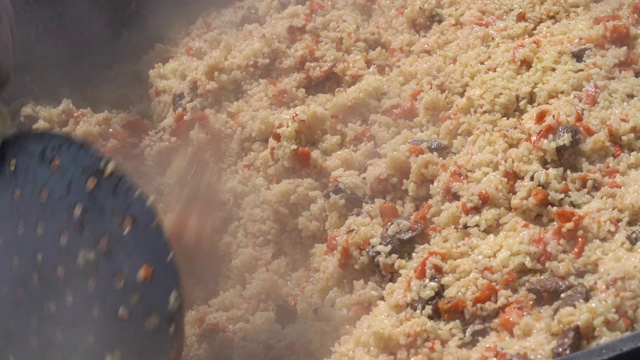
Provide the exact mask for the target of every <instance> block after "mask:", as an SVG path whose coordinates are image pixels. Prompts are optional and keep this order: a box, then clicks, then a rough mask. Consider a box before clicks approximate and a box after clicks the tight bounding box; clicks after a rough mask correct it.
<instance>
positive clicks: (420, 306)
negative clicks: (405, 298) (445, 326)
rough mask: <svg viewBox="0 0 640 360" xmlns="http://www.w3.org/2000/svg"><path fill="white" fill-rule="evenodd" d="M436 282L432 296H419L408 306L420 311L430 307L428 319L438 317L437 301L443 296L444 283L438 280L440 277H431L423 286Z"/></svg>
mask: <svg viewBox="0 0 640 360" xmlns="http://www.w3.org/2000/svg"><path fill="white" fill-rule="evenodd" d="M433 283H435V284H437V290H436V292H435V294H433V296H432V297H430V298H428V299H425V298H423V297H419V298H418V300H416V301H414V302H412V303H411V304H410V305H409V307H410V308H411V309H412V310H414V311H417V312H422V311H423V310H424V309H427V308H429V307H430V308H431V315H429V319H431V320H437V319H440V309H439V308H438V302H439V301H440V300H442V299H443V298H444V285H442V283H441V282H440V278H437V277H431V278H430V279H429V281H428V282H427V283H425V284H424V285H423V286H425V287H426V286H428V285H429V284H433Z"/></svg>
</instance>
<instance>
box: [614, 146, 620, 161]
mask: <svg viewBox="0 0 640 360" xmlns="http://www.w3.org/2000/svg"><path fill="white" fill-rule="evenodd" d="M620 155H622V148H621V147H620V145H616V146H615V147H614V148H613V154H612V156H613V157H614V158H616V159H617V158H619V157H620Z"/></svg>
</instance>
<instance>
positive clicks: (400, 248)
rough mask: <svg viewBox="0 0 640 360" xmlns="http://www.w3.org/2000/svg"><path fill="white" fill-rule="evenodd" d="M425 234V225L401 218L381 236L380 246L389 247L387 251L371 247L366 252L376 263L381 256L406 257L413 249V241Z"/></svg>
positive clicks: (386, 227)
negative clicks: (394, 255)
mask: <svg viewBox="0 0 640 360" xmlns="http://www.w3.org/2000/svg"><path fill="white" fill-rule="evenodd" d="M423 232H424V225H422V224H421V223H419V222H417V221H411V220H409V219H407V218H404V217H400V218H397V219H395V220H393V221H392V222H390V223H388V224H387V225H386V226H385V227H384V229H382V233H381V234H380V245H381V246H382V247H389V249H388V251H387V250H381V249H379V248H377V247H375V248H374V247H369V248H367V250H366V252H367V255H369V257H371V259H372V260H373V261H374V262H378V260H379V259H380V256H383V257H386V255H390V254H396V255H399V256H406V254H407V253H409V252H410V251H411V250H412V249H413V242H412V241H410V240H413V239H414V238H415V237H416V236H418V235H420V234H422V233H423ZM382 251H384V254H383V253H382Z"/></svg>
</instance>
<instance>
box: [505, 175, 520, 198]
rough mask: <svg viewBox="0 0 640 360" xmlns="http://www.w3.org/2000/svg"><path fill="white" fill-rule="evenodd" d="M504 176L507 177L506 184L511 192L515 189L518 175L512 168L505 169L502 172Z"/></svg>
mask: <svg viewBox="0 0 640 360" xmlns="http://www.w3.org/2000/svg"><path fill="white" fill-rule="evenodd" d="M504 175H505V177H506V178H507V185H509V192H510V193H513V192H515V191H516V182H517V181H518V176H517V175H516V173H515V171H513V170H506V171H505V172H504Z"/></svg>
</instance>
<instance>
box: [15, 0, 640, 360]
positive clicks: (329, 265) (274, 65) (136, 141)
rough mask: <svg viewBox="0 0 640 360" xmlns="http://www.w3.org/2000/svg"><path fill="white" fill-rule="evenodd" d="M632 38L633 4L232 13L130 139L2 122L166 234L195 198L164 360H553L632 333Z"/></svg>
mask: <svg viewBox="0 0 640 360" xmlns="http://www.w3.org/2000/svg"><path fill="white" fill-rule="evenodd" d="M639 24H640V2H638V1H636V2H634V1H614V0H608V1H607V0H605V1H598V2H593V1H587V0H569V1H533V0H528V1H507V0H500V1H454V0H449V1H446V0H445V1H435V0H432V1H428V0H405V1H400V0H339V1H338V0H334V1H325V0H309V1H305V0H277V1H275V0H272V1H267V0H265V1H244V2H240V3H238V4H236V5H234V6H232V7H229V8H228V9H225V10H223V11H219V12H217V13H214V14H212V15H210V16H206V17H203V18H202V19H201V20H200V21H199V22H198V23H197V24H195V25H194V26H193V27H192V28H191V30H190V32H189V34H188V36H186V37H185V38H184V39H183V40H182V41H181V42H179V43H178V44H176V45H175V46H174V47H172V48H171V54H170V56H169V57H167V58H166V59H163V60H162V61H160V62H159V63H157V64H156V65H155V67H154V68H153V69H151V71H150V84H149V86H150V102H151V106H152V109H153V115H152V116H151V118H150V119H145V120H143V119H139V118H136V116H135V115H134V114H126V113H120V112H116V111H114V112H107V113H100V114H95V113H93V112H92V111H91V110H90V109H82V110H79V109H75V108H74V107H73V105H72V104H71V103H70V102H68V101H66V102H64V103H63V104H61V105H60V106H59V107H56V108H53V107H46V106H40V105H37V104H31V105H28V106H26V107H24V108H23V109H22V112H21V119H20V121H21V122H23V123H25V124H32V123H33V122H34V121H35V122H36V123H35V125H34V126H33V127H34V128H36V129H55V130H60V131H64V132H66V133H70V134H73V135H75V136H78V137H81V138H84V139H87V140H89V141H92V142H93V143H95V144H96V145H98V146H100V147H101V148H102V149H103V150H105V151H107V152H108V153H110V154H112V155H113V156H115V157H116V158H117V159H119V160H121V163H122V164H124V165H125V166H127V165H128V166H129V167H130V169H131V171H132V172H133V173H134V174H135V175H136V176H138V178H140V179H144V181H145V183H146V184H147V188H148V189H150V190H149V191H151V192H153V193H154V194H155V195H156V196H157V199H158V205H159V207H160V209H161V211H162V214H163V216H164V217H165V218H166V219H168V221H170V220H172V219H173V220H175V219H180V217H181V216H182V217H184V216H185V214H184V213H183V212H184V211H185V210H184V208H182V207H178V206H175V204H176V200H175V199H176V196H178V195H181V194H182V195H183V192H184V191H187V190H188V189H197V190H198V192H197V194H194V195H193V196H194V197H195V198H200V200H201V201H200V203H201V205H200V207H199V208H197V209H196V210H193V209H191V210H190V212H189V214H190V215H189V216H187V217H198V219H199V221H200V222H204V223H207V224H209V225H208V227H207V228H206V229H205V230H203V231H202V232H201V234H199V235H197V234H196V235H193V236H192V237H191V238H194V239H196V240H194V241H193V242H191V243H189V244H185V243H181V242H180V241H177V240H175V239H174V246H175V247H176V253H177V254H178V255H179V254H180V251H181V250H180V247H181V246H191V247H192V249H197V251H194V252H193V253H197V252H199V251H200V252H203V253H216V254H217V255H216V256H217V257H216V260H215V262H217V265H216V269H217V270H215V271H214V270H209V271H210V273H205V274H201V275H204V276H203V278H202V279H200V280H199V281H211V282H214V280H207V277H209V276H210V277H211V279H213V278H214V272H219V273H220V274H221V278H220V279H219V280H216V281H217V283H216V284H215V289H213V286H212V285H211V284H207V283H202V284H201V285H200V286H197V285H194V286H193V287H191V289H192V291H196V290H197V289H199V288H200V289H201V287H202V286H204V287H205V288H206V286H210V289H209V290H206V289H205V290H202V289H201V290H202V291H203V293H202V294H200V295H199V296H200V297H201V298H200V300H202V297H206V296H208V297H211V298H210V299H206V298H205V299H206V300H207V301H206V302H204V303H202V302H201V305H198V306H195V307H194V308H193V309H192V310H191V311H190V312H189V315H188V318H187V323H188V339H187V348H186V349H185V353H186V354H185V359H211V358H212V356H214V355H218V356H222V358H230V359H231V358H233V359H256V358H259V359H319V358H332V359H367V358H376V359H392V358H397V359H409V358H411V359H423V358H424V359H427V358H429V359H490V358H498V359H525V358H530V359H544V358H551V357H554V356H560V355H562V354H565V353H570V352H574V351H577V350H579V349H584V348H588V347H593V346H597V345H598V344H602V343H604V342H606V341H609V340H612V339H614V338H617V337H619V336H621V335H623V334H625V333H628V332H630V331H633V330H634V329H636V328H637V327H638V326H639V324H640V303H639V300H638V299H640V281H639V278H638V276H639V274H640V271H639V270H640V249H639V248H638V246H640V245H636V243H637V242H638V240H640V231H638V223H639V221H640V205H638V204H639V202H638V200H637V199H640V153H639V151H640V142H638V141H637V139H636V134H638V133H639V132H640V117H638V115H637V114H638V111H639V110H640V80H639V79H638V78H637V77H636V75H637V74H638V73H639V71H640V67H639V65H638V64H639V62H640V53H639V51H638V49H636V48H635V45H636V44H637V43H638V25H639ZM182 159H187V160H186V161H183V160H182ZM194 159H200V160H194ZM190 161H191V162H190ZM141 162H142V163H143V165H140V164H141ZM132 164H136V166H135V167H134V166H133V165H132ZM193 173H195V174H200V175H199V176H190V175H189V174H193ZM185 174H186V175H185ZM194 181H195V182H194ZM203 189H204V190H203ZM177 190H181V191H182V192H181V191H177ZM176 194H178V195H176ZM178 197H179V196H178ZM203 202H204V203H207V202H209V204H217V205H216V207H215V208H214V207H212V206H206V204H205V205H202V203H203ZM185 221H186V220H185ZM212 223H213V225H210V224H212ZM183 230H184V231H187V230H189V229H186V230H185V229H183ZM189 231H192V232H193V229H191V230H189ZM196 232H197V231H196ZM178 237H180V236H178ZM184 252H185V251H184V250H183V253H184ZM209 261H211V262H214V261H212V260H209ZM181 263H182V264H184V265H183V266H184V267H185V268H187V269H188V268H189V266H196V265H194V263H196V262H195V261H189V259H183V260H182V261H181ZM208 265H209V264H206V266H204V267H203V268H206V269H210V267H209V266H208ZM201 269H202V268H201ZM207 291H209V292H207ZM194 296H196V295H194ZM196 297H197V296H196ZM225 356H226V357H225Z"/></svg>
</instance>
